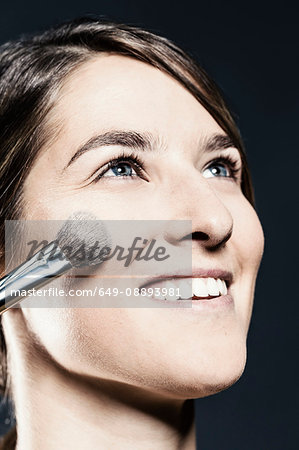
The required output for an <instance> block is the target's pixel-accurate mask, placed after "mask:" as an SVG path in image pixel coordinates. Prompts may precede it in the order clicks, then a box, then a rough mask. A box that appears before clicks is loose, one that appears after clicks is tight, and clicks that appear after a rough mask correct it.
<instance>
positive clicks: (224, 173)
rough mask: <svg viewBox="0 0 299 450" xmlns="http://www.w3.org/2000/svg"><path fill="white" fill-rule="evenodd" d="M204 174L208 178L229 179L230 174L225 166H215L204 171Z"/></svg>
mask: <svg viewBox="0 0 299 450" xmlns="http://www.w3.org/2000/svg"><path fill="white" fill-rule="evenodd" d="M203 174H206V176H205V177H206V178H211V177H229V176H230V173H229V171H228V169H227V168H226V167H225V166H224V165H223V164H219V163H218V164H213V165H211V166H210V167H208V168H207V169H205V170H204V172H203Z"/></svg>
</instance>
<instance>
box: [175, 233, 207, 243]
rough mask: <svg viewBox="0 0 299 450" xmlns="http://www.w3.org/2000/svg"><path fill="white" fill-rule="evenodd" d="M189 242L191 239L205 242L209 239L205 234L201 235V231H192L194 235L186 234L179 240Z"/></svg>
mask: <svg viewBox="0 0 299 450" xmlns="http://www.w3.org/2000/svg"><path fill="white" fill-rule="evenodd" d="M187 239H188V240H189V239H192V240H194V241H197V240H198V241H207V240H208V239H209V236H208V235H207V234H206V233H203V232H202V231H194V233H190V234H187V235H186V236H184V237H183V238H182V239H181V240H182V241H184V240H187Z"/></svg>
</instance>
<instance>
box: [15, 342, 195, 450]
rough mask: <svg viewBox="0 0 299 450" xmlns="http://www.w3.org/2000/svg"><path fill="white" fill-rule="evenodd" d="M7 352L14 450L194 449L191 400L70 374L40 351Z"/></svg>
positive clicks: (111, 381) (115, 382)
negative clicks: (13, 408)
mask: <svg viewBox="0 0 299 450" xmlns="http://www.w3.org/2000/svg"><path fill="white" fill-rule="evenodd" d="M10 350H11V352H10V355H11V366H12V367H11V369H12V373H14V374H15V376H14V380H13V385H12V388H13V393H14V398H15V408H16V419H17V433H18V439H17V447H16V448H17V450H20V449H22V450H27V449H28V450H29V449H30V450H35V449H40V448H43V450H48V449H53V448H63V449H64V450H68V449H72V450H74V449H75V450H76V449H82V448H90V449H95V448H122V449H131V448H142V449H145V450H147V449H153V448H154V449H155V450H164V449H165V450H172V449H173V450H174V449H175V450H178V449H179V450H195V426H194V409H193V401H192V400H187V401H186V400H182V399H179V400H178V399H173V398H168V397H166V396H163V395H162V394H156V393H153V392H150V391H147V390H145V389H141V388H138V387H136V386H130V385H128V384H125V383H121V382H118V381H113V380H105V379H94V378H89V377H84V376H81V375H80V376H79V375H75V374H71V373H69V372H68V371H66V370H65V369H64V368H62V367H61V366H59V365H57V364H56V363H55V362H54V361H52V360H50V359H49V358H48V357H47V356H45V355H43V354H42V352H40V351H32V350H30V351H29V352H28V351H26V350H25V351H24V352H23V354H22V355H20V352H14V353H12V349H10ZM12 354H13V357H12ZM21 356H22V361H20V359H21Z"/></svg>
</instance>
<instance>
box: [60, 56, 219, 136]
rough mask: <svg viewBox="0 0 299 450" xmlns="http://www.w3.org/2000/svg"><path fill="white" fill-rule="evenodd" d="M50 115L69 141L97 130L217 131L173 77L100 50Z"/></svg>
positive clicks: (72, 77)
mask: <svg viewBox="0 0 299 450" xmlns="http://www.w3.org/2000/svg"><path fill="white" fill-rule="evenodd" d="M52 115H54V117H55V119H56V120H57V119H58V121H59V123H60V126H61V127H62V128H63V135H64V136H65V137H66V136H67V137H68V138H69V139H74V138H75V137H76V140H78V139H79V140H81V139H82V140H83V139H85V138H86V137H88V135H91V134H94V133H96V132H98V131H99V130H103V129H110V128H114V127H118V128H121V129H124V128H126V129H136V130H146V131H148V130H151V131H153V132H157V134H160V135H163V137H165V138H166V140H167V141H168V142H171V140H172V139H175V140H176V142H178V141H186V140H187V139H188V138H190V139H193V137H194V135H196V136H198V134H204V135H208V134H210V133H214V132H217V131H221V128H220V126H219V125H218V124H217V123H216V121H215V120H214V119H213V118H212V116H211V115H210V114H209V113H208V112H207V111H206V110H205V109H204V108H203V106H202V105H201V104H200V103H199V102H198V101H197V100H196V99H195V98H194V97H193V95H192V94H191V93H190V92H189V91H188V90H187V89H185V88H184V87H183V86H182V85H181V84H180V83H179V82H178V81H176V80H175V79H174V78H172V77H171V76H169V75H167V74H166V73H164V72H162V71H161V70H159V69H157V68H155V67H153V66H151V65H149V64H146V63H143V62H140V61H138V60H136V59H134V58H130V57H124V56H119V55H107V54H99V56H97V57H95V58H93V59H92V60H89V61H88V62H85V63H84V64H83V65H81V66H80V67H79V68H77V69H75V70H74V72H73V73H72V74H71V75H70V76H69V77H68V78H67V80H66V81H65V82H64V84H63V86H62V88H61V89H60V92H59V96H58V99H57V101H56V106H55V107H54V109H53V112H52Z"/></svg>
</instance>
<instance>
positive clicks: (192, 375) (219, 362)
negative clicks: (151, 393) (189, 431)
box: [160, 345, 246, 399]
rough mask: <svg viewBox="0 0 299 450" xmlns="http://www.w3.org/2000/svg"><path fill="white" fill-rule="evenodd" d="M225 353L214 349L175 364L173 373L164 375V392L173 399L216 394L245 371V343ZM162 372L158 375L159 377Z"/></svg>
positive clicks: (230, 384) (231, 383) (234, 381)
mask: <svg viewBox="0 0 299 450" xmlns="http://www.w3.org/2000/svg"><path fill="white" fill-rule="evenodd" d="M230 350H231V351H227V352H220V353H219V352H214V354H211V355H212V356H211V355H210V356H209V355H206V357H205V358H203V357H201V358H198V360H196V358H194V360H193V361H190V362H189V364H186V360H185V361H184V363H185V365H178V364H176V368H175V371H173V369H172V371H171V373H172V375H170V374H168V377H167V376H164V380H165V383H164V386H161V387H162V390H163V391H164V394H166V395H171V396H172V397H174V398H179V399H188V398H190V399H191V398H202V397H207V396H209V395H213V394H217V393H218V392H221V391H223V390H225V389H227V388H229V387H230V386H232V385H233V384H234V383H236V381H238V379H239V378H240V377H241V375H242V374H243V372H244V368H245V364H246V345H238V346H237V348H236V347H234V348H231V349H230ZM160 379H163V375H162V374H161V378H160Z"/></svg>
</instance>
